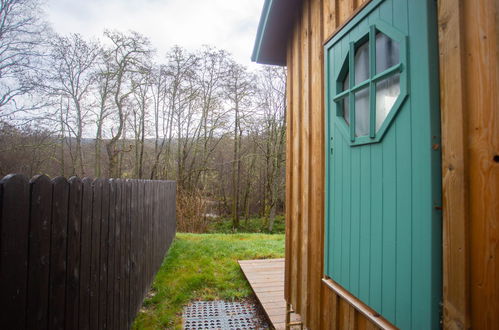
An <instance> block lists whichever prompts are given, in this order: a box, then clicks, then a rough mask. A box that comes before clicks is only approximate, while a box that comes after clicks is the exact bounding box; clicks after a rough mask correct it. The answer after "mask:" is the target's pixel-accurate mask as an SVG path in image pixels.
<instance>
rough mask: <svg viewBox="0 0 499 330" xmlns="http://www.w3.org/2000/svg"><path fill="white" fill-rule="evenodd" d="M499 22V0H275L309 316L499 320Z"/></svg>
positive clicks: (347, 323)
mask: <svg viewBox="0 0 499 330" xmlns="http://www.w3.org/2000/svg"><path fill="white" fill-rule="evenodd" d="M498 30H499V2H498V1H497V0H477V1H467V0H466V1H464V0H463V1H459V0H370V1H369V0H266V1H265V3H264V8H263V12H262V16H261V21H260V24H259V28H258V33H257V38H256V42H255V47H254V52H253V60H254V61H256V62H258V63H264V64H273V65H281V66H287V68H288V89H287V102H288V107H287V109H288V111H287V158H286V159H287V163H286V166H287V169H286V221H287V226H286V259H285V299H286V301H287V302H288V303H289V304H290V305H291V306H292V308H293V310H294V311H295V312H296V313H298V314H299V315H300V316H301V319H302V321H303V325H304V326H305V327H306V328H309V329H347V328H348V329H367V328H391V327H397V328H401V329H438V328H440V327H443V328H445V329H469V328H473V329H498V328H499V220H498V216H499V200H498V193H499V120H498V119H499V118H498V117H499V58H498V54H499V48H498V47H499V31H498Z"/></svg>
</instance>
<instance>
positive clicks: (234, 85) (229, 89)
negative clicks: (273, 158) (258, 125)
mask: <svg viewBox="0 0 499 330" xmlns="http://www.w3.org/2000/svg"><path fill="white" fill-rule="evenodd" d="M253 80H254V77H253V75H251V74H249V73H248V72H247V70H246V68H245V67H243V66H241V65H239V64H237V63H235V62H232V63H231V64H230V66H229V74H228V78H227V82H226V97H227V100H228V102H229V106H230V108H231V110H232V114H233V119H234V124H233V126H232V129H233V137H232V138H233V157H232V226H233V228H234V229H238V228H239V216H240V189H241V187H240V183H241V145H242V136H243V132H244V119H245V116H246V115H247V110H248V108H249V106H250V102H251V96H252V94H253V93H254V81H253Z"/></svg>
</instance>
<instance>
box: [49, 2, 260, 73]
mask: <svg viewBox="0 0 499 330" xmlns="http://www.w3.org/2000/svg"><path fill="white" fill-rule="evenodd" d="M263 1H264V0H46V13H47V16H48V17H47V20H48V21H49V22H50V23H51V24H52V27H53V29H54V30H55V31H56V32H58V33H60V34H67V33H80V34H82V35H83V36H85V37H91V38H94V39H95V38H102V32H103V31H104V29H117V30H120V31H128V30H134V31H137V32H139V33H141V34H143V35H145V36H146V37H148V38H149V39H150V40H151V43H152V45H153V47H154V48H156V50H157V53H158V56H160V57H161V58H162V57H163V55H164V54H165V53H166V51H167V50H168V49H169V48H170V47H171V46H173V45H179V46H182V47H185V48H187V49H189V50H195V49H198V48H199V47H201V45H211V46H215V47H217V48H220V49H225V50H227V51H229V52H230V53H232V55H233V56H234V58H235V59H236V60H237V61H238V62H239V63H241V64H244V65H247V66H250V67H253V68H254V67H255V66H256V64H254V63H251V60H250V57H251V52H252V50H253V43H254V41H255V36H256V30H257V25H258V20H259V18H260V12H261V9H262V6H263Z"/></svg>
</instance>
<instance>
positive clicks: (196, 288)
mask: <svg viewBox="0 0 499 330" xmlns="http://www.w3.org/2000/svg"><path fill="white" fill-rule="evenodd" d="M283 256H284V235H282V234H274V235H268V234H249V233H248V234H182V233H177V236H176V238H175V241H174V242H173V244H172V246H171V247H170V250H169V252H168V255H167V256H166V258H165V260H164V261H163V264H162V265H161V268H160V269H159V271H158V273H157V275H156V278H155V280H154V283H153V286H152V291H151V294H150V295H149V297H148V298H146V300H145V301H144V304H143V308H142V310H141V312H139V314H138V315H137V318H136V319H135V322H134V324H133V326H132V328H133V329H172V328H180V327H181V322H182V320H181V313H182V308H183V306H184V305H186V304H187V303H189V301H191V300H214V299H224V300H242V299H245V298H247V297H249V296H250V295H251V294H252V291H251V288H250V286H249V284H248V283H247V281H246V280H245V278H244V275H243V273H242V272H241V269H240V267H239V265H238V263H237V260H244V259H265V258H282V257H283Z"/></svg>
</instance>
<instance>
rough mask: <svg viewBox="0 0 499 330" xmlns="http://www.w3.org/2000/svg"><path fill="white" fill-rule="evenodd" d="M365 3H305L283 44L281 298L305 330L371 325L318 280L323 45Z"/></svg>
mask: <svg viewBox="0 0 499 330" xmlns="http://www.w3.org/2000/svg"><path fill="white" fill-rule="evenodd" d="M367 2H368V1H367V0H365V1H362V0H358V1H353V2H352V1H347V0H344V1H337V2H335V1H332V0H331V1H328V0H310V1H304V2H303V7H302V8H301V10H300V11H299V15H298V16H297V17H296V18H295V24H294V27H293V32H292V38H290V42H289V46H288V52H287V54H288V55H287V67H288V112H287V123H288V136H287V139H288V140H287V142H288V146H287V163H288V164H289V166H288V167H287V170H286V180H287V194H286V200H287V203H286V205H287V210H286V223H287V228H286V230H287V232H286V235H287V237H288V239H287V242H286V266H285V270H286V272H285V280H286V285H285V297H286V299H287V300H288V302H290V303H291V304H292V306H293V308H294V309H295V310H296V311H297V312H298V313H300V315H301V317H302V320H303V321H304V322H305V325H306V326H307V327H308V328H310V329H319V328H323V329H334V328H337V327H340V328H343V327H345V328H348V327H349V326H350V327H351V326H352V325H353V324H355V325H356V326H357V328H358V329H374V328H376V326H375V325H374V324H373V323H371V322H370V321H369V320H368V319H367V318H365V317H364V316H363V315H362V314H361V313H360V312H358V311H357V310H356V309H355V308H354V307H352V306H350V305H349V304H348V303H347V302H346V301H344V300H343V299H342V298H340V297H339V296H337V295H336V294H335V293H334V292H333V291H332V290H331V289H329V288H328V287H327V286H326V285H324V284H323V283H322V281H321V280H322V276H323V259H324V249H323V246H324V240H323V226H324V220H323V219H324V205H323V203H324V102H323V99H324V73H323V43H324V42H325V40H326V39H327V38H328V37H329V36H330V35H331V34H332V33H333V32H334V31H335V30H336V29H338V28H339V27H340V26H341V25H343V24H345V23H346V21H347V20H348V19H349V18H350V17H351V16H352V14H353V13H354V12H355V11H356V10H359V8H360V7H362V6H363V5H364V4H365V3H367ZM338 316H339V317H338ZM350 319H352V320H354V321H355V323H351V322H350V321H349V320H350Z"/></svg>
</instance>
